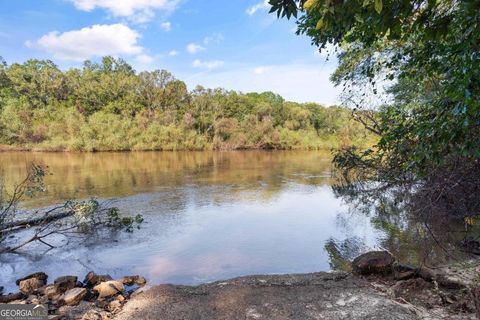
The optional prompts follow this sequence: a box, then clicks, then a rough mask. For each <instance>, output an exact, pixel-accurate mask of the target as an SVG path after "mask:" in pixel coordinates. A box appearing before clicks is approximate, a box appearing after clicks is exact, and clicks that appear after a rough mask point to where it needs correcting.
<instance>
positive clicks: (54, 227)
mask: <svg viewBox="0 0 480 320" xmlns="http://www.w3.org/2000/svg"><path fill="white" fill-rule="evenodd" d="M44 176H45V169H44V168H43V167H41V166H37V165H32V166H31V167H30V168H29V170H28V174H27V178H26V179H24V180H23V181H22V182H21V183H20V184H19V185H17V186H15V187H14V189H13V192H12V194H11V195H10V196H9V195H8V194H7V193H6V192H3V190H4V189H3V187H1V186H3V184H0V191H2V192H1V194H2V197H1V198H0V244H1V243H2V241H4V240H5V237H6V235H7V234H10V233H12V232H17V231H20V230H23V229H26V228H31V229H32V230H33V232H32V233H31V234H33V235H31V236H29V237H27V238H26V239H22V240H18V242H17V243H14V244H11V243H10V246H9V247H3V248H2V247H0V253H2V252H14V251H17V250H19V249H20V248H23V247H25V246H26V245H28V244H29V243H32V242H36V241H38V242H41V243H43V244H45V245H46V246H48V247H50V248H54V246H53V245H52V244H50V243H48V242H47V240H48V238H51V237H53V236H54V235H57V236H58V235H61V236H63V237H65V238H67V239H70V238H72V237H77V238H78V237H83V238H86V237H87V236H88V235H89V234H92V233H95V232H97V231H100V230H103V229H108V230H123V231H125V232H133V231H134V230H135V229H140V225H141V224H142V223H143V222H144V219H143V216H142V215H140V214H138V215H136V216H134V217H129V216H122V215H121V214H120V210H119V209H118V208H115V207H111V206H108V205H106V204H102V203H100V202H99V201H98V200H96V199H89V200H86V201H74V200H70V201H67V202H66V203H65V204H63V205H60V206H57V207H54V208H51V209H48V210H44V211H39V212H36V214H35V216H34V217H32V218H30V219H27V220H20V219H18V217H17V216H16V212H17V210H16V208H17V205H18V204H19V203H20V202H21V201H22V199H23V198H24V197H27V196H28V197H33V196H35V195H36V194H37V193H38V192H44V191H45V190H46V189H45V185H44V180H43V178H44ZM5 199H6V200H5Z"/></svg>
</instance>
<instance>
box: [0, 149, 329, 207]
mask: <svg viewBox="0 0 480 320" xmlns="http://www.w3.org/2000/svg"><path fill="white" fill-rule="evenodd" d="M29 163H36V164H39V165H44V166H48V167H49V172H50V175H49V176H48V177H47V179H46V184H47V185H48V191H49V192H48V194H47V195H45V196H44V197H41V198H40V199H35V201H33V202H30V203H29V204H28V205H29V206H40V205H46V204H51V203H55V202H58V201H59V200H65V199H72V198H86V197H91V196H96V197H101V198H111V197H121V196H127V195H132V194H137V193H141V192H150V191H160V190H162V189H168V188H171V187H175V186H185V185H195V186H206V185H208V186H218V185H222V186H227V187H229V188H230V189H231V190H237V191H252V190H255V193H256V196H257V197H263V198H268V197H270V196H274V195H275V193H277V192H279V191H281V190H282V188H283V187H284V186H285V185H286V184H288V183H290V182H297V183H299V184H302V185H312V186H314V185H318V184H328V185H329V184H330V183H331V182H332V179H331V176H330V154H329V152H281V151H276V152H260V151H248V152H132V153H101V154H98V153H97V154H95V153H78V154H76V153H28V152H25V153H22V152H5V153H1V152H0V170H2V171H3V172H4V175H5V180H6V183H7V184H11V183H13V182H15V181H20V179H21V178H22V177H23V176H24V174H25V170H26V169H25V168H26V166H28V164H29Z"/></svg>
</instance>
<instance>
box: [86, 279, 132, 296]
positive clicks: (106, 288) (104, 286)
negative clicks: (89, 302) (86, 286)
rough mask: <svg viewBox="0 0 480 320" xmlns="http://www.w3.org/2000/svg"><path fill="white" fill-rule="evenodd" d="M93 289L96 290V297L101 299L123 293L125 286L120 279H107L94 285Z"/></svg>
mask: <svg viewBox="0 0 480 320" xmlns="http://www.w3.org/2000/svg"><path fill="white" fill-rule="evenodd" d="M93 291H95V292H98V295H99V296H98V298H99V299H102V298H106V297H111V296H115V295H117V294H119V293H123V292H124V291H125V287H124V286H123V283H121V282H120V281H107V282H102V283H100V284H98V285H96V286H95V287H94V288H93Z"/></svg>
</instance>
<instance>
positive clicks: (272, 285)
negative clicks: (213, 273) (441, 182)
mask: <svg viewBox="0 0 480 320" xmlns="http://www.w3.org/2000/svg"><path fill="white" fill-rule="evenodd" d="M478 262H479V261H478V260H472V261H469V262H468V263H463V264H462V265H456V266H455V265H451V266H448V267H444V268H437V269H435V270H433V269H429V268H425V267H418V268H415V267H411V266H407V265H402V264H399V263H398V262H396V261H395V259H394V258H393V256H391V255H390V253H388V252H386V251H374V252H368V253H365V254H363V255H361V256H359V257H357V258H356V259H355V260H353V261H352V262H351V266H352V269H353V272H351V273H347V272H339V271H335V272H318V273H306V274H285V275H253V276H244V277H238V278H234V279H230V280H223V281H217V282H213V283H207V284H202V285H198V286H184V285H173V284H161V285H156V286H153V287H149V286H148V285H146V283H147V279H145V278H144V277H142V276H138V275H136V276H123V277H120V278H117V279H115V280H114V279H113V278H112V277H111V276H110V275H108V274H106V275H97V274H95V273H94V272H89V273H88V274H87V275H86V276H85V280H83V281H82V282H80V281H78V278H77V276H74V275H66V276H60V277H57V278H56V279H55V280H54V281H53V282H52V283H51V284H47V283H48V278H49V276H48V275H47V274H46V273H44V272H36V273H34V274H30V275H27V276H25V277H23V278H20V279H17V280H16V284H17V285H18V288H19V291H18V292H13V293H9V294H4V295H2V291H3V288H1V287H0V302H1V303H14V304H44V305H46V306H47V307H48V313H49V314H50V316H49V319H51V320H53V319H82V320H111V319H115V320H128V319H143V320H148V319H152V320H153V319H162V320H177V319H178V320H180V319H182V320H189V319H200V320H202V319H205V320H207V319H208V320H215V319H229V320H236V319H242V320H244V319H302V320H306V319H329V320H330V319H331V320H336V319H382V320H394V319H395V320H411V319H412V320H413V319H431V320H434V319H435V320H437V319H451V320H456V319H458V320H460V319H476V316H475V312H478V310H479V309H480V308H479V307H480V303H479V302H480V294H479V293H480V292H479V291H480V290H479V289H478V288H479V287H478V285H477V275H478Z"/></svg>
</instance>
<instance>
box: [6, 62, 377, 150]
mask: <svg viewBox="0 0 480 320" xmlns="http://www.w3.org/2000/svg"><path fill="white" fill-rule="evenodd" d="M0 133H1V134H0V144H1V145H3V146H4V148H8V147H11V148H12V147H13V148H22V149H27V150H32V149H34V150H51V151H60V150H62V151H65V150H66V151H125V150H211V149H215V150H232V149H321V148H335V147H339V146H342V145H343V146H346V145H352V144H360V145H365V144H367V143H369V142H371V141H373V138H372V135H370V134H368V133H367V132H366V130H364V128H363V127H362V126H361V125H359V124H357V123H355V122H354V121H352V118H351V111H350V110H349V109H346V108H342V107H337V106H332V107H328V108H327V107H325V106H323V105H320V104H317V103H295V102H289V101H285V99H283V98H282V97H281V96H280V95H278V94H275V93H272V92H263V93H246V94H244V93H240V92H236V91H227V90H224V89H220V88H217V89H207V88H204V87H201V86H197V87H196V88H195V89H194V90H192V91H189V90H188V88H187V86H186V84H185V83H184V82H183V81H181V80H178V79H176V78H175V77H174V76H173V75H172V74H171V73H170V72H168V71H165V70H155V71H143V72H140V73H137V72H136V71H135V70H134V69H133V68H132V66H130V65H129V64H128V63H127V62H126V61H124V60H122V59H117V58H113V57H109V56H107V57H104V58H103V59H101V61H100V62H98V63H95V62H91V61H86V62H85V63H84V64H83V67H82V68H73V69H69V70H65V71H64V70H61V69H60V68H59V67H58V66H56V65H55V64H54V63H53V62H52V61H50V60H35V59H32V60H28V61H26V62H25V63H13V64H11V65H8V64H7V63H6V62H5V61H3V60H2V61H1V63H0Z"/></svg>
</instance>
